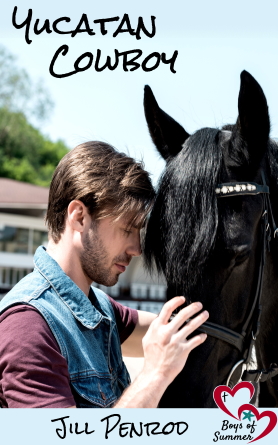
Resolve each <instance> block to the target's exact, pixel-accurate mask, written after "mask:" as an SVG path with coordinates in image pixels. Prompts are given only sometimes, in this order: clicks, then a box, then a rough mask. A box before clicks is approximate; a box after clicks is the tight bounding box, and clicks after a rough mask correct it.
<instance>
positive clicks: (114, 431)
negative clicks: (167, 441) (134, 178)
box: [51, 414, 188, 439]
mask: <svg viewBox="0 0 278 445" xmlns="http://www.w3.org/2000/svg"><path fill="white" fill-rule="evenodd" d="M51 422H54V425H55V432H56V434H57V436H58V437H59V438H60V439H66V437H68V436H70V435H72V434H73V435H77V436H79V435H81V434H93V433H94V432H95V431H96V430H95V429H94V428H98V429H101V430H102V432H103V436H104V437H105V439H109V438H110V437H111V438H115V437H130V438H133V437H137V436H139V437H140V436H156V435H159V434H162V435H164V436H165V435H167V436H168V435H170V434H172V435H178V436H181V435H182V434H184V433H185V432H186V431H187V430H188V424H187V423H186V422H183V421H181V422H168V423H166V424H163V425H162V424H161V423H160V422H149V423H143V422H137V423H133V422H124V421H122V416H120V414H111V415H110V416H106V417H103V419H100V422H101V425H97V426H91V425H89V422H85V423H82V425H81V423H78V422H73V421H71V419H70V416H63V417H58V418H57V419H52V420H51Z"/></svg>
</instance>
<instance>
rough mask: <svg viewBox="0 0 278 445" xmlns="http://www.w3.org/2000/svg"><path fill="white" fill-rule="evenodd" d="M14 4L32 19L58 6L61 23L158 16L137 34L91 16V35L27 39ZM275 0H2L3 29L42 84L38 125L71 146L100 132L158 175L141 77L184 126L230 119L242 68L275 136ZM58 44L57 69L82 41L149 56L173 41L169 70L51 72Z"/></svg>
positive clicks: (0, 35) (52, 15)
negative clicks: (64, 51)
mask: <svg viewBox="0 0 278 445" xmlns="http://www.w3.org/2000/svg"><path fill="white" fill-rule="evenodd" d="M14 6H18V21H23V20H24V19H25V18H26V16H27V12H28V9H29V8H32V9H33V22H32V23H33V24H34V20H35V19H37V18H39V19H40V20H41V23H42V22H43V21H44V19H47V18H48V19H49V20H50V22H52V21H53V20H55V19H57V18H58V17H61V16H68V17H70V18H71V24H70V25H67V24H65V27H64V29H71V28H74V27H75V26H76V25H77V23H78V22H79V20H80V18H81V15H82V14H83V13H86V14H87V16H88V18H89V21H90V24H91V25H92V26H93V25H94V24H93V20H95V19H99V18H106V17H113V16H120V18H121V17H122V16H123V14H124V13H128V14H129V17H130V19H131V23H132V25H133V26H134V27H136V24H137V19H138V16H143V18H144V22H145V24H146V26H147V28H148V27H150V16H151V15H154V16H156V28H157V32H156V36H155V37H153V38H152V39H150V38H148V37H146V36H143V37H142V39H141V40H136V38H135V37H133V36H130V35H122V36H118V37H116V38H112V37H111V35H112V33H113V32H114V31H115V29H116V27H117V25H115V24H114V23H111V24H109V26H107V29H108V30H109V32H108V34H107V35H106V36H101V35H100V33H99V31H98V28H97V26H96V25H94V26H93V27H94V30H95V32H96V35H95V36H91V37H85V36H84V35H77V36H76V37H75V38H71V37H70V36H68V35H67V36H59V37H58V36H57V34H54V33H52V34H50V35H48V34H41V36H35V35H34V34H33V32H32V31H31V33H30V34H31V36H32V37H31V38H32V39H33V42H32V43H31V44H30V45H27V44H26V42H25V40H24V30H23V29H21V30H16V29H15V28H14V27H13V26H12V22H11V16H12V11H13V8H14ZM277 12H278V3H277V2H276V1H274V0H272V1H269V0H266V1H264V2H261V1H249V0H241V1H239V0H234V1H233V2H227V1H223V0H222V1H218V0H211V1H205V0H197V1H195V2H194V4H193V3H192V2H189V1H187V0H183V1H181V0H179V1H177V0H172V1H168V2H167V3H166V2H165V3H162V2H161V1H156V0H149V1H145V0H142V1H140V2H137V3H135V2H131V1H130V0H129V1H124V0H123V1H117V2H116V1H112V0H108V1H107V0H103V1H102V2H101V4H100V2H94V1H92V0H91V1H89V0H79V1H78V2H74V3H70V4H69V2H68V1H64V0H63V1H59V0H56V1H53V0H49V1H48V2H42V1H38V0H36V1H31V0H30V1H26V0H17V1H15V2H9V4H8V2H5V5H4V4H2V5H1V14H0V39H1V43H3V44H4V45H5V46H6V47H7V48H8V49H9V50H10V51H11V52H12V53H14V54H15V55H17V56H18V62H19V64H20V65H21V66H22V67H24V68H26V69H27V70H28V72H29V73H30V75H31V76H32V77H34V78H38V77H41V78H43V79H44V82H45V85H46V86H47V87H48V89H49V91H50V93H51V95H52V97H53V99H54V101H55V104H56V106H55V109H54V111H53V114H52V116H51V119H50V121H49V122H48V123H47V125H45V126H44V127H43V128H42V131H43V132H44V133H45V134H48V135H49V136H50V137H51V138H52V139H54V140H55V139H58V138H62V139H64V140H65V141H66V142H67V144H68V145H69V146H70V147H74V146H75V145H77V144H78V143H80V142H83V141H85V140H89V139H99V140H105V141H107V142H109V143H111V144H113V145H114V146H116V147H117V148H118V149H120V150H122V151H128V152H129V153H130V154H131V155H132V156H134V157H135V158H136V159H142V158H143V159H144V161H145V165H146V168H147V169H148V170H149V171H150V172H151V173H152V175H153V179H154V181H155V182H156V180H157V178H158V176H159V174H160V172H161V171H162V169H163V166H164V162H163V161H162V160H160V159H159V156H158V154H157V153H156V152H155V148H154V146H153V144H152V142H151V140H150V136H149V134H148V130H147V126H146V123H145V118H144V113H143V105H142V101H143V87H144V85H145V84H149V85H150V86H151V87H152V89H153V91H154V94H155V96H156V98H157V100H158V103H159V104H160V106H161V107H162V108H163V109H164V110H165V111H166V112H168V114H170V115H171V116H172V117H174V118H175V119H176V120H177V121H179V122H180V123H181V124H182V125H183V126H184V127H185V128H186V130H187V131H188V132H194V131H195V130H197V129H198V128H200V127H204V126H210V127H216V126H221V125H222V124H224V123H233V122H234V121H235V119H236V117H237V96H238V90H239V76H240V72H241V71H242V70H243V69H246V70H247V71H249V72H250V73H251V74H252V75H253V76H254V77H255V78H256V79H257V80H258V81H259V83H260V84H261V86H262V88H263V90H264V92H265V94H266V97H267V100H268V104H269V109H270V115H271V122H272V136H274V137H276V136H278V83H277V79H278V63H277V55H278V26H277V16H278V14H277ZM63 44H67V45H68V46H69V53H68V55H67V56H65V57H60V59H59V65H57V66H59V69H60V70H61V72H62V71H64V72H66V71H71V70H72V69H73V63H74V61H75V59H76V58H77V57H79V56H80V55H81V54H83V53H84V52H86V51H90V52H92V53H93V54H94V55H95V54H96V50H97V49H101V51H102V54H103V55H104V56H107V55H110V56H113V54H114V49H118V50H121V51H125V50H131V49H137V48H140V49H142V51H143V54H144V55H145V56H147V55H148V54H150V53H151V52H153V51H158V52H165V53H166V55H167V56H171V55H172V54H173V52H174V51H175V50H178V52H179V54H178V58H177V62H176V64H175V67H176V71H177V72H176V74H173V73H171V72H170V70H169V68H168V66H160V67H159V68H158V69H156V70H155V71H152V72H148V73H145V72H143V71H142V70H141V69H140V70H137V71H134V72H124V71H123V70H122V69H121V68H120V66H119V67H118V68H117V69H116V70H115V71H112V72H110V71H107V70H105V71H103V72H101V73H97V72H96V71H95V70H94V69H93V68H91V69H89V70H87V71H84V72H82V73H78V74H76V75H74V76H71V77H68V78H64V79H56V78H54V77H52V76H51V75H50V74H49V64H50V61H51V59H52V57H53V55H54V53H55V51H56V50H57V49H58V48H59V47H60V46H61V45H63Z"/></svg>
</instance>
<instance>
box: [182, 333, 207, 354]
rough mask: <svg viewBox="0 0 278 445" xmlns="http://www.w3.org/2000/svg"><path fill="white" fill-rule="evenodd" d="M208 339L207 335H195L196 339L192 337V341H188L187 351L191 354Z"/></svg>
mask: <svg viewBox="0 0 278 445" xmlns="http://www.w3.org/2000/svg"><path fill="white" fill-rule="evenodd" d="M206 338H207V334H198V335H194V337H192V338H191V339H190V340H187V341H186V349H187V350H188V349H189V351H188V352H190V351H192V349H194V348H196V347H197V346H199V345H201V344H202V343H204V341H205V340H206Z"/></svg>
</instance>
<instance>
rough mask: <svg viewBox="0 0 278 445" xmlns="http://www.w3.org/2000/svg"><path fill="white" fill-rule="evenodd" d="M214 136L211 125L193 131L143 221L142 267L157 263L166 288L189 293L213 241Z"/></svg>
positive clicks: (217, 164)
mask: <svg viewBox="0 0 278 445" xmlns="http://www.w3.org/2000/svg"><path fill="white" fill-rule="evenodd" d="M219 134H220V131H219V130H218V129H211V128H203V129H201V130H199V131H197V132H196V133H194V134H193V135H192V136H191V137H190V138H188V139H187V141H186V142H185V143H184V145H183V148H182V150H181V151H180V152H179V153H178V155H176V156H175V157H174V158H172V159H171V160H170V161H169V162H168V163H167V167H166V170H165V172H164V174H163V176H162V177H161V179H160V182H159V187H158V194H157V197H156V201H155V204H154V207H153V210H152V212H151V215H150V218H149V221H148V226H147V232H146V236H145V240H144V249H143V250H144V257H145V260H146V265H147V268H148V269H150V270H153V268H154V266H156V267H157V270H158V272H163V273H164V275H165V277H166V280H167V283H168V286H172V287H173V288H175V289H176V291H177V292H182V294H183V295H190V290H191V289H192V288H193V287H194V286H195V284H196V283H197V281H198V280H200V278H201V270H202V268H203V266H204V265H205V263H206V262H207V260H208V258H209V255H210V252H211V250H212V248H213V246H214V243H215V239H216V232H217V226H218V210H217V201H216V199H217V198H216V194H215V188H216V185H217V183H218V181H219V176H220V171H221V167H222V150H221V144H220V143H219ZM177 240H178V242H177Z"/></svg>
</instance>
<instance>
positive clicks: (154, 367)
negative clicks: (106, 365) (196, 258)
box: [114, 297, 209, 408]
mask: <svg viewBox="0 0 278 445" xmlns="http://www.w3.org/2000/svg"><path fill="white" fill-rule="evenodd" d="M184 301H185V298H184V297H175V298H173V299H172V300H170V301H168V302H167V303H166V304H165V305H164V306H163V308H162V311H161V312H160V314H159V315H158V316H157V318H156V319H155V320H154V321H153V322H152V323H151V325H150V327H149V329H148V331H147V333H146V335H145V337H144V338H143V349H144V355H145V363H144V368H143V370H142V372H141V373H140V374H139V375H138V376H137V378H136V379H135V381H134V382H133V383H132V384H131V386H130V387H129V388H127V390H126V391H125V392H124V393H123V395H122V397H121V398H120V399H119V400H118V402H116V404H115V405H114V408H155V407H156V406H157V405H158V402H159V400H160V399H161V397H162V395H163V393H164V391H165V389H166V388H167V386H168V385H169V384H170V383H171V382H172V381H173V380H174V378H175V377H176V376H177V375H178V374H179V373H180V372H181V370H182V368H183V367H184V365H185V362H186V360H187V357H188V354H189V353H190V351H192V349H194V348H196V347H197V346H198V345H200V344H201V343H203V342H204V341H205V339H206V338H207V335H206V334H198V335H195V336H194V337H192V338H191V339H190V340H187V337H188V336H189V335H190V334H191V333H192V332H193V331H194V330H195V329H197V328H198V327H199V326H200V325H201V324H202V323H204V322H205V321H206V320H207V318H208V315H209V314H208V312H207V311H204V312H202V313H201V314H199V315H198V316H196V317H195V318H194V319H193V320H190V321H189V322H188V323H186V325H185V326H184V327H181V326H182V325H183V324H184V323H185V322H186V320H188V319H189V318H190V317H192V316H193V315H194V314H196V313H197V312H199V311H200V310H201V309H202V304H201V303H193V304H190V305H189V306H187V307H185V308H184V309H182V310H181V311H180V312H179V313H178V314H177V315H176V316H175V317H174V319H173V320H172V321H170V322H169V319H170V317H171V315H172V312H173V311H174V310H175V309H176V308H177V307H178V306H180V305H182V304H183V303H184Z"/></svg>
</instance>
